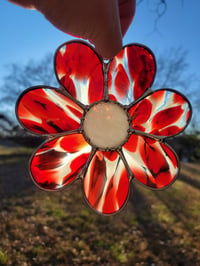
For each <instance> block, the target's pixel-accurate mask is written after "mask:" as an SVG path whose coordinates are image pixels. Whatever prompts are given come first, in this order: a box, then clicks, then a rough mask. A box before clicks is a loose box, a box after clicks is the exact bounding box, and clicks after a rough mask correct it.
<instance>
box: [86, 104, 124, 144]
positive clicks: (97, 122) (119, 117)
mask: <svg viewBox="0 0 200 266" xmlns="http://www.w3.org/2000/svg"><path fill="white" fill-rule="evenodd" d="M128 129H129V121H128V114H127V112H126V111H125V110H124V109H123V108H122V107H121V106H120V105H119V104H117V103H114V102H101V103H98V104H95V105H93V106H92V107H91V108H90V109H89V111H88V112H87V113H86V115H85V118H84V121H83V131H84V135H85V137H86V139H88V141H89V142H90V143H91V144H92V145H94V146H97V147H99V148H101V149H106V148H108V149H113V148H117V147H118V146H120V145H122V144H123V143H124V142H125V141H126V139H127V137H128Z"/></svg>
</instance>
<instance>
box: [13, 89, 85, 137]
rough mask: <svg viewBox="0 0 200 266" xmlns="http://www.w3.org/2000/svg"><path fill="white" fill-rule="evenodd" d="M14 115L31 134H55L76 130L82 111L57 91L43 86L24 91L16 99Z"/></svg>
mask: <svg viewBox="0 0 200 266" xmlns="http://www.w3.org/2000/svg"><path fill="white" fill-rule="evenodd" d="M16 113H17V116H18V119H19V121H20V122H21V124H22V126H23V127H25V128H27V129H28V130H30V131H31V132H33V133H37V134H56V133H60V132H66V131H71V130H74V129H78V128H79V127H80V118H81V116H82V114H83V110H82V108H80V107H79V106H78V105H77V104H76V103H75V102H73V101H72V100H71V99H69V98H68V97H66V96H65V95H63V94H61V92H59V91H58V90H57V89H55V88H50V87H45V86H44V87H42V88H41V87H33V88H30V89H28V90H26V91H25V92H24V93H23V94H22V95H21V96H20V98H19V99H18V103H17V107H16Z"/></svg>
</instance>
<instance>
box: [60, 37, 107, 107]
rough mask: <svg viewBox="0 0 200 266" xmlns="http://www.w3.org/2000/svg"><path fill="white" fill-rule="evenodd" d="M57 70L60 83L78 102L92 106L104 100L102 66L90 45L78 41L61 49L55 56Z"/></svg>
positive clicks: (66, 44) (64, 45)
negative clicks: (93, 103) (95, 102)
mask: <svg viewBox="0 0 200 266" xmlns="http://www.w3.org/2000/svg"><path fill="white" fill-rule="evenodd" d="M55 70H56V75H57V78H58V80H59V81H60V83H61V84H62V85H63V86H64V87H65V89H66V90H67V91H68V92H69V93H70V94H71V95H72V96H73V97H75V98H76V99H77V100H79V101H81V102H82V103H84V104H91V103H92V102H94V101H99V100H101V99H102V97H103V89H104V79H103V69H102V64H101V61H100V59H99V57H98V56H97V54H96V53H95V51H94V50H93V49H92V48H91V47H90V46H89V45H88V44H86V43H84V42H81V41H78V42H69V43H65V44H63V45H62V46H61V47H59V49H58V50H57V52H56V55H55Z"/></svg>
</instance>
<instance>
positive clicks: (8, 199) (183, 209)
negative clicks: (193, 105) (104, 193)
mask: <svg viewBox="0 0 200 266" xmlns="http://www.w3.org/2000/svg"><path fill="white" fill-rule="evenodd" d="M30 151H31V150H30V149H25V148H20V147H14V148H8V147H4V148H3V147H0V237H1V238H0V265H19V266H25V265H42V266H45V265H136V266H137V265H151V266H154V265H159V266H160V265H178V266H181V265H185V266H190V265H191V266H195V265H200V166H199V165H198V164H190V163H184V164H182V171H181V175H180V177H179V179H178V180H177V181H176V182H175V183H174V184H173V186H171V187H170V188H169V189H168V190H165V191H160V192H155V191H151V190H148V189H146V188H144V187H142V186H140V185H138V184H136V183H135V185H134V186H133V187H132V189H131V195H130V199H129V202H128V205H127V206H126V208H125V209H124V210H123V211H122V212H121V213H119V214H118V215H116V216H112V217H102V216H98V215H96V214H95V213H93V212H92V211H91V210H90V208H89V207H87V205H86V204H85V203H84V200H83V197H82V192H81V184H80V183H79V182H77V183H74V184H72V186H70V187H69V188H68V189H65V190H62V191H60V192H54V193H50V192H44V191H40V190H39V189H38V188H36V187H35V186H34V184H33V183H32V181H31V179H30V178H29V175H28V171H27V162H28V158H29V156H30Z"/></svg>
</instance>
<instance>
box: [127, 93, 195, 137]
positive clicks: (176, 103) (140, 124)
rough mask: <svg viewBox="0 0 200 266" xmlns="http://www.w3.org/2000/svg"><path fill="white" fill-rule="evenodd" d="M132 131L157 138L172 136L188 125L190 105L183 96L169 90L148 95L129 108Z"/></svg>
mask: <svg viewBox="0 0 200 266" xmlns="http://www.w3.org/2000/svg"><path fill="white" fill-rule="evenodd" d="M129 114H130V116H131V118H132V126H133V129H137V130H141V131H144V132H146V133H150V134H153V135H157V136H166V137H169V136H172V135H176V134H178V133H180V132H181V131H182V130H184V128H185V127H186V126H187V125H188V123H189V120H190V117H191V105H190V103H189V101H188V100H187V99H186V97H185V96H183V95H181V94H180V93H179V92H177V91H175V90H171V89H161V90H157V91H154V92H152V93H150V94H149V95H148V96H146V97H145V98H144V99H142V100H141V101H139V102H138V103H137V104H135V105H133V107H131V108H130V110H129Z"/></svg>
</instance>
